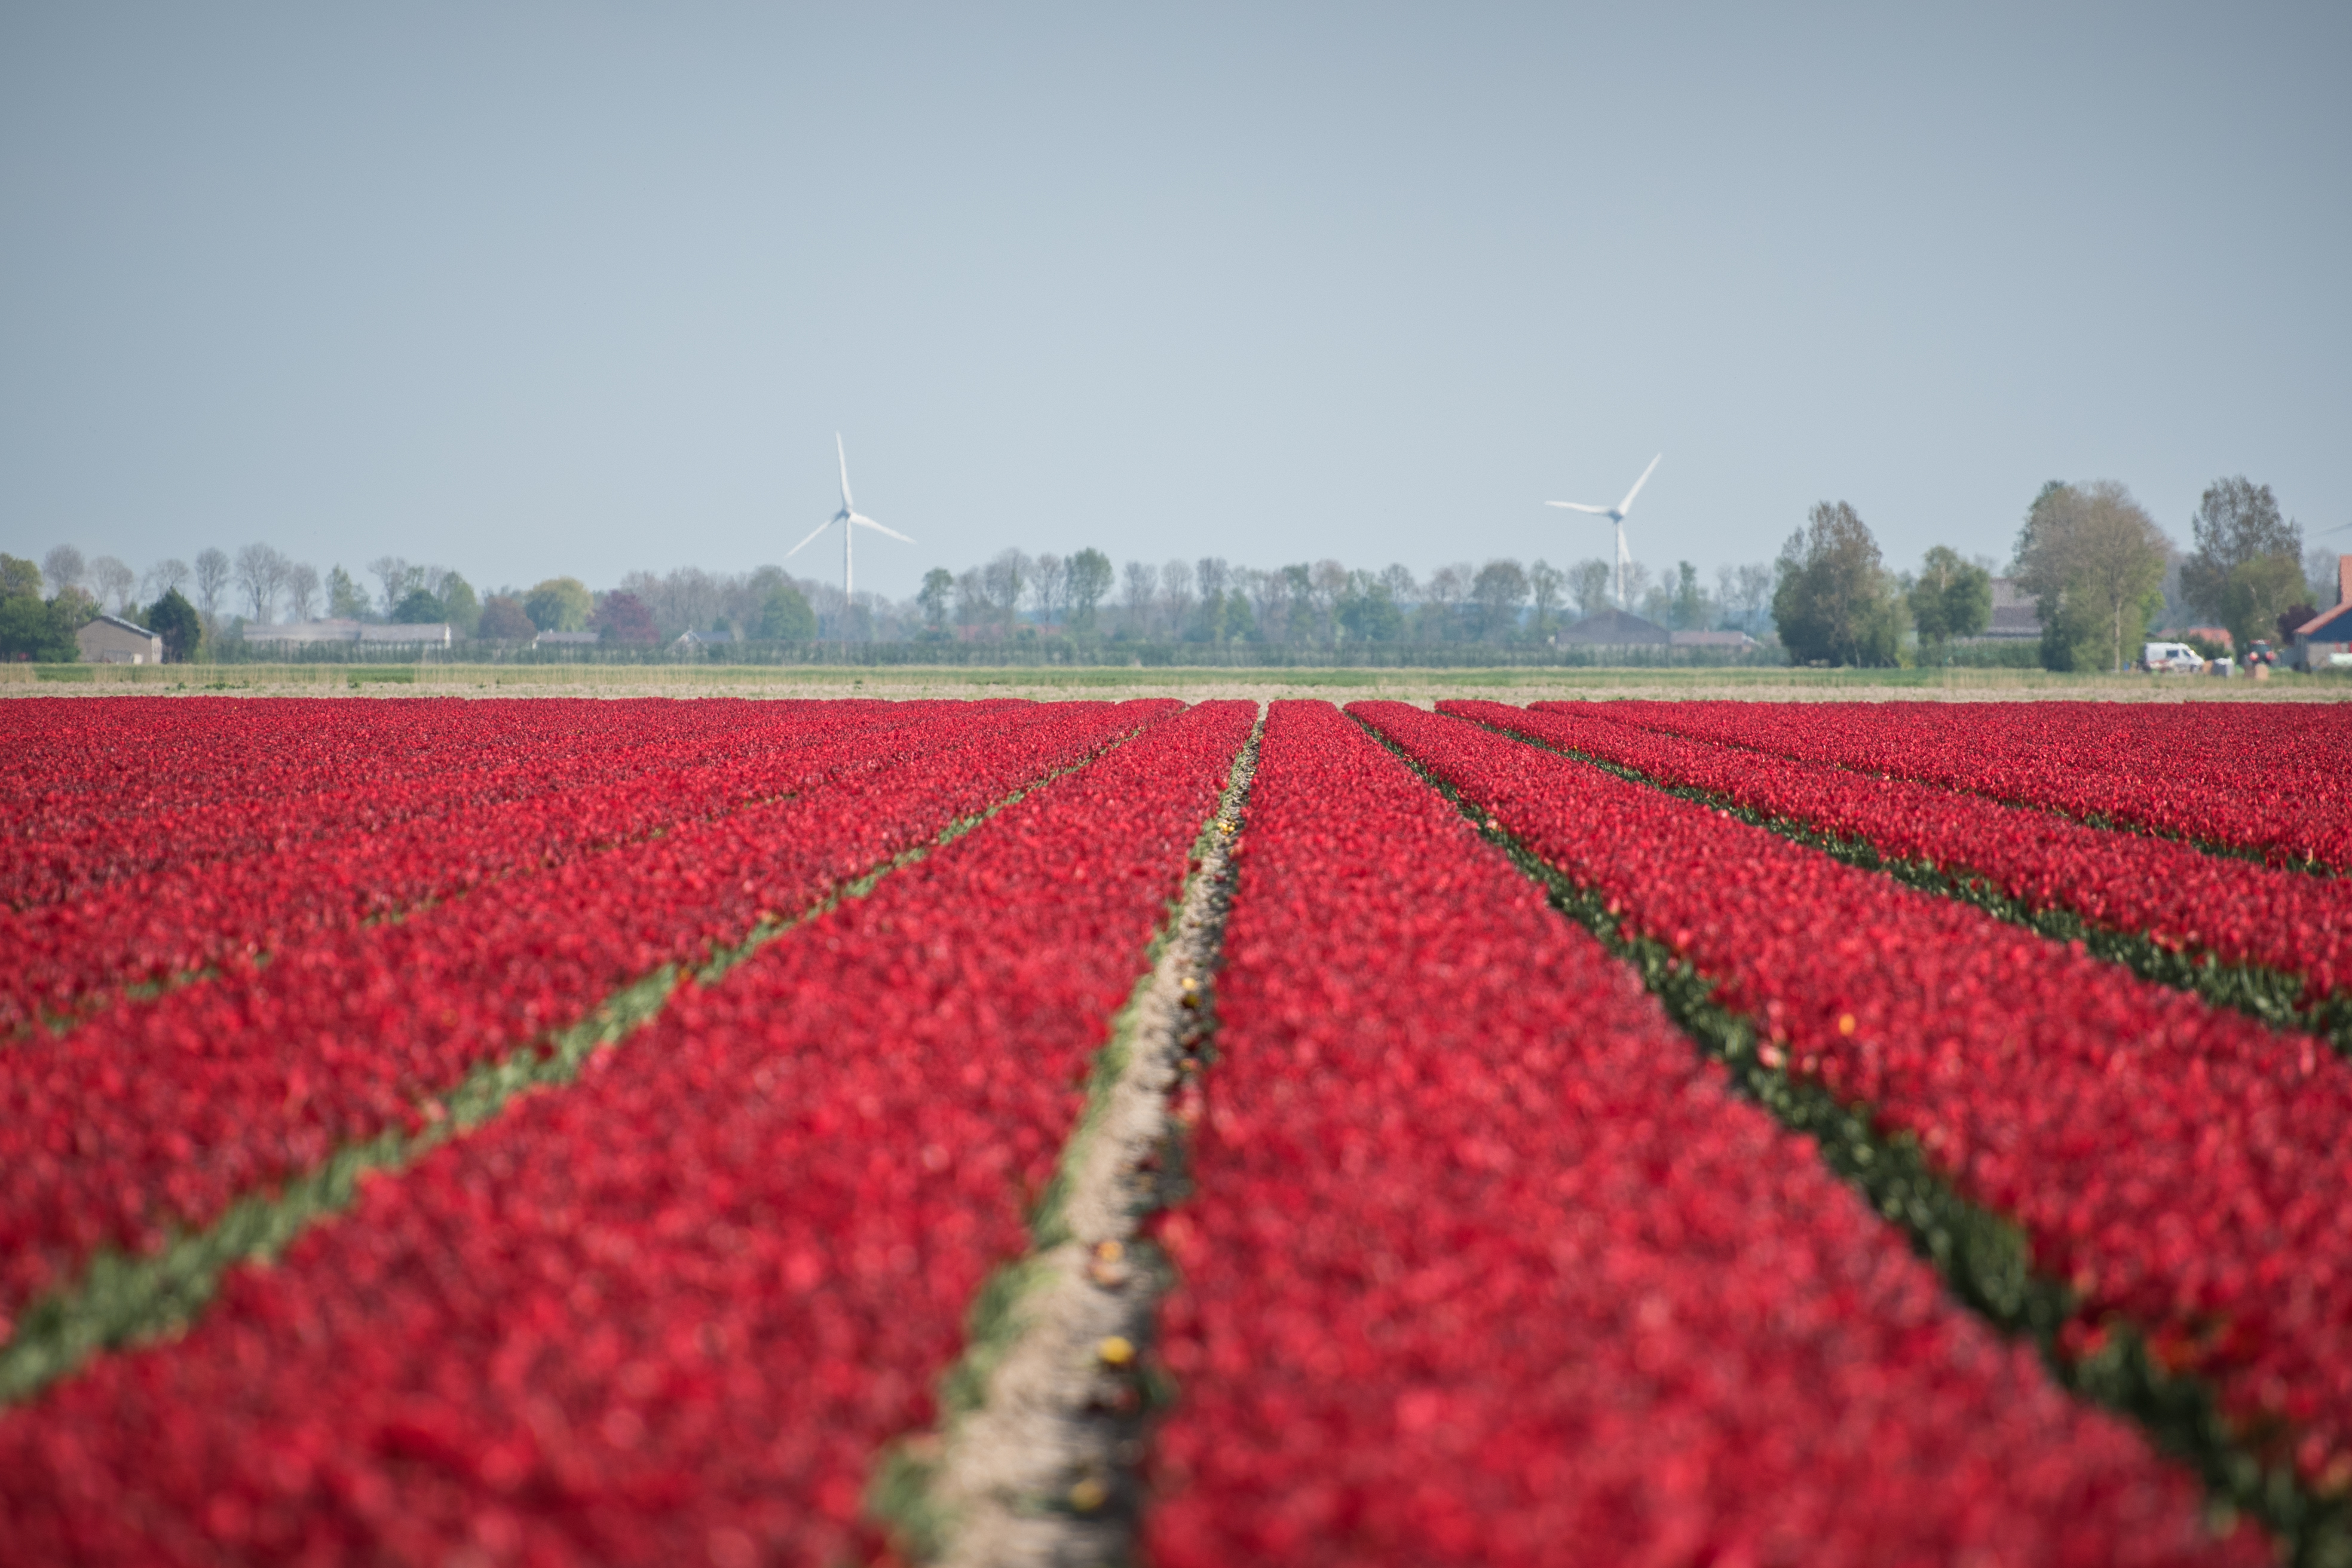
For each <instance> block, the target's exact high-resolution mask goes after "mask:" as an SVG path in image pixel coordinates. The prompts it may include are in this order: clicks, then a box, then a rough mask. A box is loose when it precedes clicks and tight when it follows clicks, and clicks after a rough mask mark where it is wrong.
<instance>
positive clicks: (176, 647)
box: [147, 588, 205, 664]
mask: <svg viewBox="0 0 2352 1568" xmlns="http://www.w3.org/2000/svg"><path fill="white" fill-rule="evenodd" d="M147 629H148V630H149V631H152V632H153V633H154V634H155V635H156V636H157V637H162V638H163V658H164V659H165V661H166V662H168V663H172V664H185V663H187V662H188V661H189V660H190V659H193V658H195V657H196V652H197V650H198V649H200V648H201V647H204V641H205V622H204V617H203V616H199V615H197V614H196V607H195V606H194V605H192V604H190V603H188V600H187V596H186V595H184V594H182V593H181V592H180V591H179V590H178V589H177V588H168V589H166V590H164V593H163V597H162V598H160V599H158V600H156V601H155V602H154V603H153V604H152V605H148V606H147Z"/></svg>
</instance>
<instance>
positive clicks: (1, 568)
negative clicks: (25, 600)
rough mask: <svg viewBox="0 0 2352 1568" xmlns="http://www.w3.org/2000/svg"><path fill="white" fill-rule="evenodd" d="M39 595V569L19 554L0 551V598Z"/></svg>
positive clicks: (35, 596) (37, 596)
mask: <svg viewBox="0 0 2352 1568" xmlns="http://www.w3.org/2000/svg"><path fill="white" fill-rule="evenodd" d="M20 595H22V596H28V597H31V598H35V599H37V598H39V597H40V596H41V569H40V568H39V567H38V566H37V565H35V564H34V563H32V562H30V561H27V560H26V559H25V558H24V557H23V556H21V555H10V554H7V553H5V552H0V599H14V598H16V597H19V596H20Z"/></svg>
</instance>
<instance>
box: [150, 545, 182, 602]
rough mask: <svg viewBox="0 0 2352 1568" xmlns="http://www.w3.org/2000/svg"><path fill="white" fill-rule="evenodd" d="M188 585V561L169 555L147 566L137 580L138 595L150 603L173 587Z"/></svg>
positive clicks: (170, 590) (169, 591)
mask: <svg viewBox="0 0 2352 1568" xmlns="http://www.w3.org/2000/svg"><path fill="white" fill-rule="evenodd" d="M187 585H188V563H186V562H184V561H182V560H180V559H179V558H177V557H176V556H169V557H166V558H165V559H163V560H162V561H158V562H157V563H155V564H153V565H152V566H150V567H149V568H147V571H146V574H144V575H143V576H142V577H141V579H140V582H139V596H140V597H141V598H142V599H145V600H146V601H148V602H149V603H150V604H152V603H153V602H154V601H155V600H157V599H160V598H162V597H163V595H166V594H168V593H171V592H172V591H173V589H175V588H184V587H186V586H187Z"/></svg>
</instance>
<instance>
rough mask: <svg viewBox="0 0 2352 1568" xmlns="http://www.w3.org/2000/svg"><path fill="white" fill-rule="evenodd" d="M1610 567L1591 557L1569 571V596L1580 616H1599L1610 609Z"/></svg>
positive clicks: (1604, 562)
mask: <svg viewBox="0 0 2352 1568" xmlns="http://www.w3.org/2000/svg"><path fill="white" fill-rule="evenodd" d="M1609 579H1610V567H1609V563H1607V562H1606V561H1597V560H1593V559H1591V557H1587V558H1586V559H1584V560H1582V561H1580V562H1578V563H1576V564H1575V565H1573V566H1571V567H1570V568H1569V569H1568V596H1569V597H1570V599H1572V600H1574V601H1575V603H1576V613H1577V614H1578V615H1579V616H1597V615H1599V614H1600V613H1601V611H1603V610H1605V609H1607V608H1608V607H1609Z"/></svg>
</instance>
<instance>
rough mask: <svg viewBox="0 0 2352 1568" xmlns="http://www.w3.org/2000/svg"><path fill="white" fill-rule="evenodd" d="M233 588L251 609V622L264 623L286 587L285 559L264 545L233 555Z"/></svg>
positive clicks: (250, 546)
mask: <svg viewBox="0 0 2352 1568" xmlns="http://www.w3.org/2000/svg"><path fill="white" fill-rule="evenodd" d="M236 585H237V586H238V587H239V588H241V589H243V590H244V591H245V600H246V603H247V604H248V605H252V606H253V618H254V619H255V620H257V621H264V622H266V621H268V619H269V615H270V612H271V611H272V610H273V609H275V608H276V607H277V605H278V591H279V590H280V589H281V588H283V587H284V586H285V585H286V557H284V556H283V555H280V554H279V553H278V552H277V551H276V550H275V549H273V548H271V547H270V546H268V545H267V544H248V545H247V546H246V547H245V548H244V549H242V550H240V551H238V552H236Z"/></svg>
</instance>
